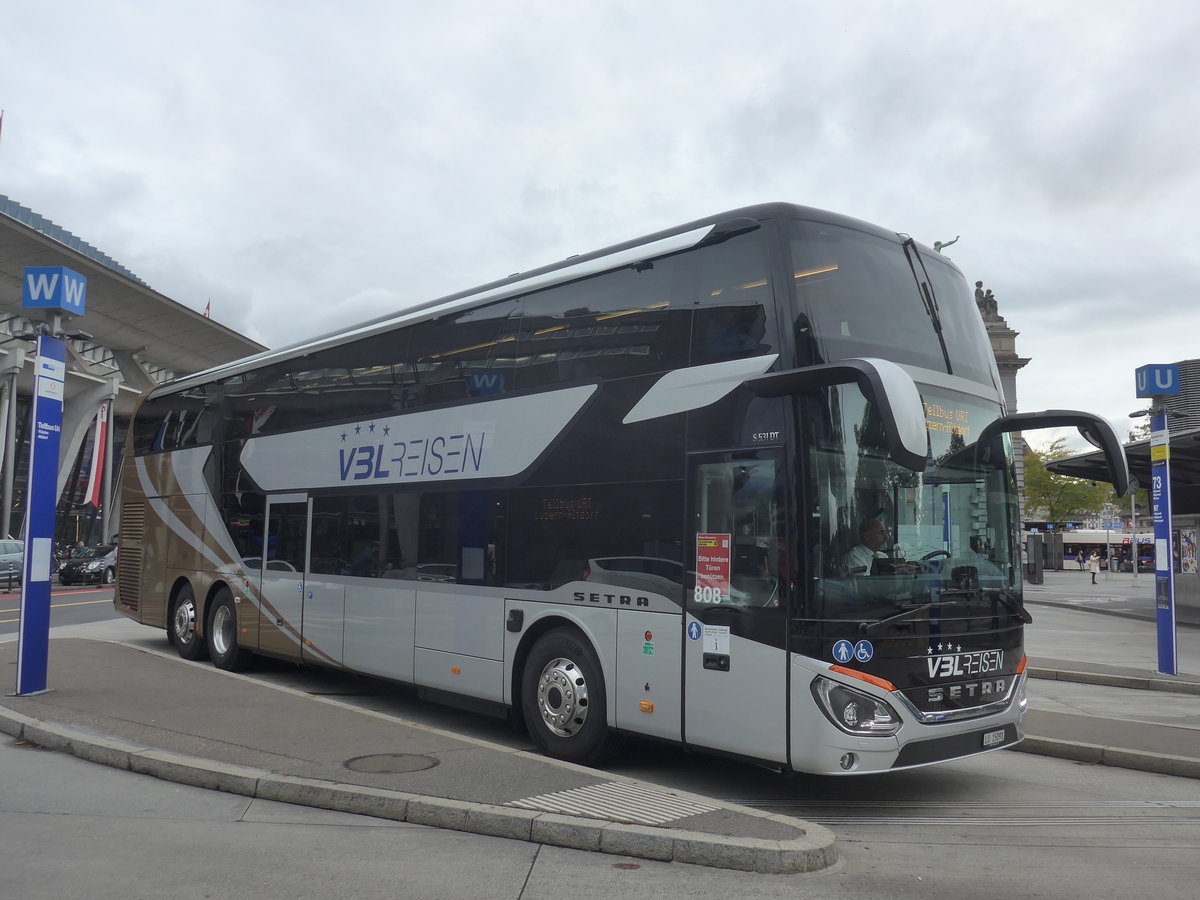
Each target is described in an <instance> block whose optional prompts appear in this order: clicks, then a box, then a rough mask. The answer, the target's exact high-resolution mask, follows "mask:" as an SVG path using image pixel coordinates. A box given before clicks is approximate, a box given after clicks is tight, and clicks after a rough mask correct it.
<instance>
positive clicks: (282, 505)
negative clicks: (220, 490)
mask: <svg viewBox="0 0 1200 900" xmlns="http://www.w3.org/2000/svg"><path fill="white" fill-rule="evenodd" d="M308 521H309V499H308V495H307V494H281V495H279V496H275V497H268V498H267V515H266V528H265V532H264V534H263V545H262V548H261V549H262V569H261V573H260V578H261V581H260V582H259V584H260V586H261V589H262V598H263V607H262V611H261V615H260V618H259V623H260V624H259V631H258V635H259V643H258V648H259V650H261V651H262V652H264V653H271V654H274V655H277V656H283V657H287V658H290V659H298V658H299V657H300V635H301V632H302V629H303V627H304V587H305V586H304V572H305V570H306V568H307V564H308Z"/></svg>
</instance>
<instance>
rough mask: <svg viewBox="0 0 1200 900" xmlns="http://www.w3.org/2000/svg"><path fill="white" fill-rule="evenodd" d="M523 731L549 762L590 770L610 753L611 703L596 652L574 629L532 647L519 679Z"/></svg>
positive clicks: (550, 634) (546, 636)
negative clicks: (553, 761) (560, 761)
mask: <svg viewBox="0 0 1200 900" xmlns="http://www.w3.org/2000/svg"><path fill="white" fill-rule="evenodd" d="M521 708H522V711H523V712H524V715H525V728H526V730H527V731H528V732H529V736H530V737H531V738H532V739H533V742H534V743H535V744H537V745H538V746H539V747H540V748H541V749H542V751H543V752H544V753H545V754H546V755H547V756H552V757H554V758H555V759H565V760H568V761H570V762H574V763H580V764H582V765H590V764H592V763H595V762H597V761H599V760H600V759H601V758H603V756H604V755H605V753H606V752H607V751H608V750H609V747H610V744H611V734H610V732H609V730H608V721H607V719H608V703H607V700H606V694H605V689H604V675H603V674H602V672H601V669H600V661H599V659H598V658H597V657H596V652H595V651H594V650H593V649H592V647H591V645H590V644H589V643H588V642H587V639H586V638H584V637H583V636H582V635H581V634H579V632H577V631H575V630H574V629H571V628H556V629H554V630H553V631H548V632H546V633H545V634H543V635H542V636H541V637H539V638H538V639H537V641H535V642H534V645H533V648H532V649H531V650H530V652H529V657H528V658H527V659H526V660H525V668H524V670H523V671H522V673H521Z"/></svg>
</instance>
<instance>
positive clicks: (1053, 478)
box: [1025, 438, 1129, 527]
mask: <svg viewBox="0 0 1200 900" xmlns="http://www.w3.org/2000/svg"><path fill="white" fill-rule="evenodd" d="M1065 445H1066V438H1059V439H1058V440H1056V441H1054V442H1053V443H1052V444H1050V446H1048V447H1044V448H1043V449H1041V450H1035V449H1033V448H1032V447H1031V448H1030V449H1029V451H1028V452H1026V454H1025V515H1026V518H1034V514H1035V513H1038V514H1040V517H1041V518H1043V519H1044V520H1045V521H1046V522H1048V523H1050V524H1051V525H1054V526H1055V527H1062V526H1063V525H1065V524H1067V523H1068V522H1075V521H1077V520H1079V519H1081V518H1083V517H1085V516H1088V515H1094V514H1097V513H1099V512H1100V511H1101V509H1102V508H1103V507H1104V505H1105V504H1106V503H1126V504H1128V502H1129V501H1128V500H1120V499H1119V498H1117V497H1116V496H1115V495H1114V493H1113V490H1112V486H1111V485H1108V484H1099V483H1097V482H1094V481H1088V480H1087V479H1084V478H1072V477H1071V476H1069V475H1056V474H1054V473H1053V472H1050V471H1048V470H1047V469H1046V463H1051V462H1054V461H1055V460H1057V459H1063V458H1064V457H1067V456H1071V455H1073V454H1072V453H1071V451H1070V450H1068V449H1067V448H1066V446H1065Z"/></svg>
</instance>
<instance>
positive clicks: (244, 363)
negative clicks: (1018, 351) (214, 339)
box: [153, 203, 953, 396]
mask: <svg viewBox="0 0 1200 900" xmlns="http://www.w3.org/2000/svg"><path fill="white" fill-rule="evenodd" d="M771 219H811V220H815V221H819V222H827V223H829V224H833V225H842V226H845V227H848V228H854V229H856V230H859V231H865V232H868V233H870V234H875V235H878V236H880V237H884V238H888V239H891V240H899V238H898V236H897V234H896V232H893V231H888V230H886V229H884V228H880V227H879V226H877V225H872V224H871V223H869V222H865V221H862V220H860V219H855V218H852V217H850V216H844V215H841V214H839V213H833V212H828V211H825V210H820V209H814V208H812V207H807V206H799V205H796V204H792V203H760V204H757V205H754V206H745V207H741V208H740V209H734V210H730V211H728V212H724V213H720V214H718V215H714V216H709V217H706V218H703V219H697V220H695V221H692V222H688V223H686V224H684V225H679V226H676V227H674V228H669V229H666V230H664V231H659V232H656V233H654V234H650V235H646V236H644V237H640V238H634V239H632V240H629V241H624V242H622V243H619V244H614V245H612V246H610V247H605V248H603V249H601V250H595V251H592V252H590V253H584V254H580V255H577V256H571V257H568V258H567V259H565V260H562V261H560V262H556V263H551V264H549V265H546V266H542V267H540V268H537V269H532V270H530V271H528V272H520V273H517V274H514V275H510V276H508V277H507V278H502V279H499V280H497V281H492V282H489V283H487V284H484V285H480V286H479V287H474V288H470V289H468V290H465V291H460V292H458V293H455V294H449V295H447V296H445V297H439V298H437V299H435V300H429V301H426V302H424V303H417V304H414V305H413V306H409V307H407V308H405V309H403V310H399V311H397V312H394V313H387V314H385V315H383V316H379V317H377V318H374V319H369V320H367V321H365V322H361V323H359V324H358V325H352V326H350V327H349V328H345V329H342V330H340V331H336V332H331V333H329V334H325V335H321V336H318V337H315V338H310V339H308V340H305V341H301V342H299V343H295V344H290V345H288V346H286V347H282V348H280V349H278V350H267V351H264V352H262V353H258V354H255V355H253V356H247V357H244V358H243V359H240V360H235V361H234V362H231V363H225V364H223V365H220V366H215V367H213V368H211V369H206V370H205V371H203V372H198V373H196V374H194V375H186V376H184V377H182V378H177V379H175V380H174V381H169V382H166V383H165V384H163V385H160V386H159V387H157V388H155V389H154V391H153V396H164V395H169V394H175V393H179V392H181V391H185V390H188V389H189V388H192V387H196V386H198V385H202V384H208V383H210V382H214V381H220V380H222V379H225V378H230V377H233V376H235V375H239V374H242V373H244V372H249V371H253V370H254V369H258V368H260V367H262V366H264V365H267V364H269V363H272V362H277V361H281V360H285V359H290V358H292V357H295V356H300V355H302V354H305V353H312V352H314V351H317V350H322V349H325V348H327V347H335V346H337V345H339V344H342V343H346V342H348V341H352V340H356V339H358V338H364V337H368V336H370V335H373V334H378V333H380V332H384V331H388V330H389V329H391V328H394V327H396V326H398V325H402V324H408V323H412V322H419V321H422V320H424V319H432V318H436V317H437V316H441V315H445V314H447V313H450V312H457V311H460V310H464V309H469V308H471V307H473V306H475V305H481V304H486V303H490V302H494V301H498V300H503V299H505V298H507V297H511V296H515V295H518V294H521V293H526V292H529V291H532V290H538V289H540V288H545V287H550V286H552V285H555V284H560V283H564V282H567V281H574V280H575V279H578V278H583V277H585V276H587V275H592V274H597V273H599V272H604V271H607V270H610V269H615V268H620V267H622V266H629V265H633V264H634V263H637V262H641V261H642V260H645V259H650V258H653V257H659V256H665V255H667V254H669V253H677V252H680V251H682V250H687V249H690V248H692V247H696V246H699V245H701V244H703V243H705V242H709V243H717V242H719V241H722V240H725V239H727V238H729V237H732V236H734V235H736V234H742V233H744V232H746V231H749V230H752V229H753V228H755V227H758V224H759V223H761V222H763V221H766V220H771ZM921 249H922V250H923V251H927V252H929V253H932V252H933V250H932V249H931V248H928V247H925V246H922V248H921ZM947 262H949V260H947ZM951 265H953V264H952V263H951Z"/></svg>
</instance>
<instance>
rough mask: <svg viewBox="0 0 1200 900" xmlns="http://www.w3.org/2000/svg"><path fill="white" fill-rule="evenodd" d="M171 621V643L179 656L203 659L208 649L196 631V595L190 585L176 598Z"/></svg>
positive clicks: (183, 588)
mask: <svg viewBox="0 0 1200 900" xmlns="http://www.w3.org/2000/svg"><path fill="white" fill-rule="evenodd" d="M169 621H170V623H171V626H170V627H171V638H172V641H171V642H172V643H173V644H174V645H175V650H176V651H177V652H178V653H179V655H180V656H182V657H183V658H184V659H193V660H195V659H203V658H204V656H205V653H206V651H207V649H208V648H207V647H205V646H204V638H202V637H200V635H199V633H197V631H196V595H195V593H193V592H192V586H191V585H190V584H185V585H183V586H182V587H181V588H180V589H179V593H178V594H177V595H176V596H175V602H174V603H173V604H172V605H171V617H170V619H169Z"/></svg>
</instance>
